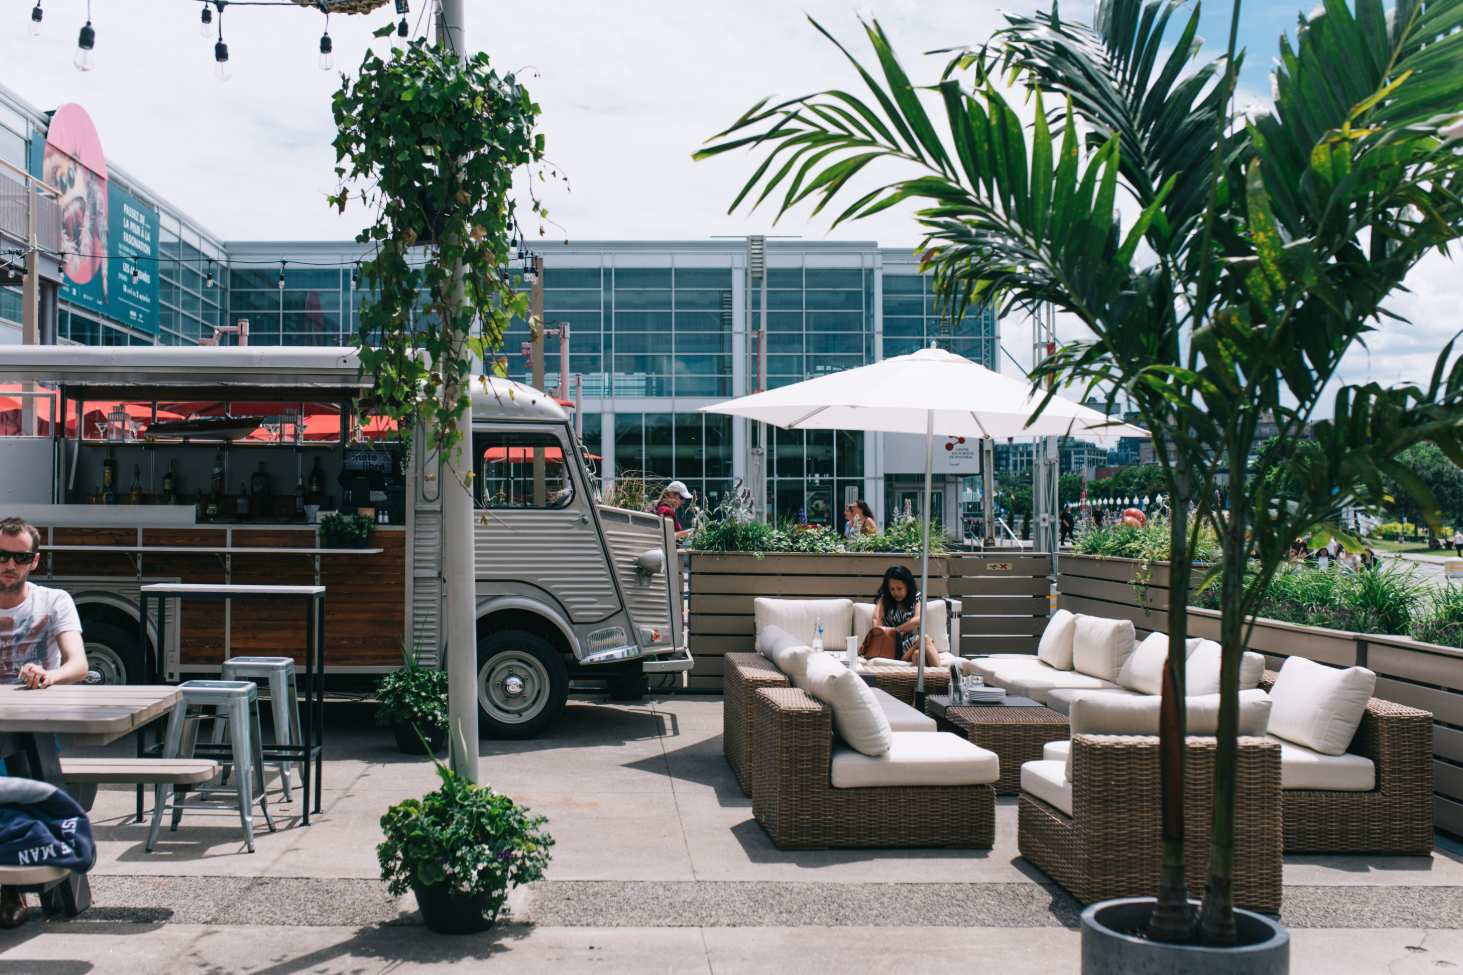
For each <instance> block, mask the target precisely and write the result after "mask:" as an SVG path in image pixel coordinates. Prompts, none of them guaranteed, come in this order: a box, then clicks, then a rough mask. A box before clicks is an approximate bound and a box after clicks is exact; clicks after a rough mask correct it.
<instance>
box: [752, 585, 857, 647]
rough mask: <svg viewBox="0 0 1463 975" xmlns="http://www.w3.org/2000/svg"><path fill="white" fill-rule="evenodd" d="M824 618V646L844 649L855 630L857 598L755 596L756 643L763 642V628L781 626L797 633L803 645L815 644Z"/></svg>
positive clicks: (753, 610) (791, 632)
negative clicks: (778, 597)
mask: <svg viewBox="0 0 1463 975" xmlns="http://www.w3.org/2000/svg"><path fill="white" fill-rule="evenodd" d="M820 619H821V620H822V621H823V647H824V649H828V650H842V649H843V648H844V643H845V641H846V640H847V639H848V637H849V636H851V635H852V634H853V600H851V599H772V598H770V597H767V596H758V597H757V598H756V599H754V600H752V626H753V629H754V631H755V633H756V644H755V645H756V646H757V647H758V648H759V649H760V648H761V645H762V630H763V628H764V627H766V626H776V627H779V628H781V629H783V630H785V631H787V632H788V633H790V634H792V635H793V636H795V637H797V638H798V640H799V641H800V642H801V643H802V644H803V646H808V647H810V646H812V645H813V634H814V632H815V631H816V629H817V622H818V620H820Z"/></svg>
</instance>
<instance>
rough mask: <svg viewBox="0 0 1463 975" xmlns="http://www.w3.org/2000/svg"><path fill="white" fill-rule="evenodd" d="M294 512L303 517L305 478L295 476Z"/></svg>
mask: <svg viewBox="0 0 1463 975" xmlns="http://www.w3.org/2000/svg"><path fill="white" fill-rule="evenodd" d="M295 514H296V515H297V516H299V517H301V518H303V517H305V479H304V478H303V477H296V478H295Z"/></svg>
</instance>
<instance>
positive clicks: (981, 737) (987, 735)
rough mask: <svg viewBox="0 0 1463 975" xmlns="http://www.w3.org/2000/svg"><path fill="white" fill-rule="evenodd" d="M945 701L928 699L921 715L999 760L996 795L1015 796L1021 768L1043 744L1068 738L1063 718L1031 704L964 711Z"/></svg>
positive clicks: (1016, 702)
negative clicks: (961, 736)
mask: <svg viewBox="0 0 1463 975" xmlns="http://www.w3.org/2000/svg"><path fill="white" fill-rule="evenodd" d="M948 701H949V698H946V697H937V696H936V695H930V697H929V698H927V699H926V705H925V711H926V712H927V713H928V714H929V715H930V717H932V718H934V719H935V720H936V721H938V722H939V723H940V730H941V731H954V732H955V733H957V734H963V735H965V736H966V737H967V738H969V739H970V742H971V744H973V745H979V746H980V747H981V748H985V749H989V750H990V751H993V752H995V753H996V756H997V757H998V758H999V759H1000V760H1001V777H1000V779H999V780H997V782H996V794H997V795H1003V796H1009V795H1017V794H1019V793H1020V792H1021V766H1022V764H1023V763H1025V762H1035V761H1038V760H1039V759H1040V758H1041V748H1042V746H1043V745H1045V744H1046V743H1047V742H1049V741H1066V740H1067V738H1069V737H1071V734H1070V730H1069V728H1068V725H1067V716H1066V715H1065V714H1061V713H1060V712H1057V711H1053V710H1052V709H1051V708H1048V707H1043V706H1042V705H1040V704H1037V703H1036V702H1035V701H1027V700H1026V699H1015V700H1008V701H1006V702H1004V703H1002V704H972V705H967V706H965V707H950V706H949V705H948V704H947V702H948Z"/></svg>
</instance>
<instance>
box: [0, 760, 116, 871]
mask: <svg viewBox="0 0 1463 975" xmlns="http://www.w3.org/2000/svg"><path fill="white" fill-rule="evenodd" d="M96 860H97V851H96V844H95V843H93V842H92V838H91V821H90V820H88V819H87V818H86V813H85V812H84V811H82V808H81V807H80V806H78V805H77V804H76V801H75V800H74V799H72V798H71V797H70V796H68V795H67V794H66V793H65V792H62V791H61V790H60V789H58V788H56V787H55V786H54V785H51V784H50V783H49V782H41V781H39V780H37V779H21V778H14V777H0V864H3V865H5V866H11V867H15V866H21V867H27V866H36V865H40V864H46V865H50V866H56V867H65V868H66V869H67V870H72V871H75V872H77V873H85V872H86V871H88V870H90V869H91V868H92V866H93V865H94V864H95V863H96Z"/></svg>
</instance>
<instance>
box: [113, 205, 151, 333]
mask: <svg viewBox="0 0 1463 975" xmlns="http://www.w3.org/2000/svg"><path fill="white" fill-rule="evenodd" d="M107 218H108V219H107V223H108V224H109V227H108V230H109V231H110V234H109V236H110V237H111V246H110V247H108V251H109V253H110V255H112V258H111V261H110V262H109V269H108V273H109V274H110V275H111V279H112V288H111V295H110V296H109V298H110V300H109V302H108V308H107V314H108V315H109V316H110V317H111V318H113V319H115V320H117V321H119V322H122V323H124V324H126V325H131V326H132V327H133V328H136V329H140V330H142V331H144V332H147V333H148V334H149V335H156V334H158V324H157V298H158V294H157V291H158V288H157V261H158V219H157V213H156V212H154V211H152V210H149V209H148V208H147V207H145V206H143V205H142V204H141V203H140V202H139V201H138V200H137V198H136V197H134V196H133V195H132V194H131V193H128V192H127V191H126V190H123V189H120V188H118V187H117V185H116V184H115V183H112V182H111V181H110V180H109V181H108V182H107Z"/></svg>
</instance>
